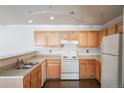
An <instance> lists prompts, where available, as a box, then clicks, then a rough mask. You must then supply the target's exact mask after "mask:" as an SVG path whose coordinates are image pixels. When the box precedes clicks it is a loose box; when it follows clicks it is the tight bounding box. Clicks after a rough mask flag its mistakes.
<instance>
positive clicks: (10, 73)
mask: <svg viewBox="0 0 124 93" xmlns="http://www.w3.org/2000/svg"><path fill="white" fill-rule="evenodd" d="M47 59H61V56H60V55H40V56H37V57H35V58H31V59H28V60H25V62H26V63H28V62H38V64H36V65H34V66H33V67H32V68H31V69H24V70H23V69H15V68H12V69H10V70H7V71H4V72H1V73H0V78H1V77H2V78H3V77H14V76H15V77H24V76H25V75H27V74H28V73H30V72H31V71H32V70H33V69H34V68H36V66H38V65H39V64H41V63H42V62H44V61H45V60H47ZM79 59H96V60H98V61H100V56H99V55H79Z"/></svg>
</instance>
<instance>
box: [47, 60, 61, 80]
mask: <svg viewBox="0 0 124 93" xmlns="http://www.w3.org/2000/svg"><path fill="white" fill-rule="evenodd" d="M60 76H61V65H60V60H57V59H49V60H48V61H47V78H48V79H60Z"/></svg>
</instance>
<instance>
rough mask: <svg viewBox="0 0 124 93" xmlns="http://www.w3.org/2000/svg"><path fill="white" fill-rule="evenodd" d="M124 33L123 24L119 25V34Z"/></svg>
mask: <svg viewBox="0 0 124 93" xmlns="http://www.w3.org/2000/svg"><path fill="white" fill-rule="evenodd" d="M122 32H123V24H122V23H120V24H118V25H117V33H122Z"/></svg>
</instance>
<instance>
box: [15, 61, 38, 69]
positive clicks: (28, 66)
mask: <svg viewBox="0 0 124 93" xmlns="http://www.w3.org/2000/svg"><path fill="white" fill-rule="evenodd" d="M36 64H38V62H30V63H24V64H23V65H20V66H18V67H16V69H30V68H32V67H33V66H34V65H36Z"/></svg>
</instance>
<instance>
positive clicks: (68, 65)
mask: <svg viewBox="0 0 124 93" xmlns="http://www.w3.org/2000/svg"><path fill="white" fill-rule="evenodd" d="M77 72H79V60H76V59H75V60H74V59H73V60H71V59H68V60H63V61H62V62H61V73H77Z"/></svg>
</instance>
